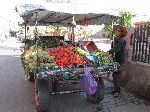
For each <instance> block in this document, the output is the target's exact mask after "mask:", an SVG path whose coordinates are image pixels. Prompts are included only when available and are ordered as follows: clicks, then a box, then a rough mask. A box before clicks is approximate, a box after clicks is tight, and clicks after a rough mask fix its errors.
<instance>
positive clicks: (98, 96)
mask: <svg viewBox="0 0 150 112" xmlns="http://www.w3.org/2000/svg"><path fill="white" fill-rule="evenodd" d="M104 89H105V86H104V81H103V79H102V78H100V79H99V80H98V81H97V90H96V92H95V94H93V95H87V100H88V101H89V102H91V103H99V102H100V101H102V100H103V99H104Z"/></svg>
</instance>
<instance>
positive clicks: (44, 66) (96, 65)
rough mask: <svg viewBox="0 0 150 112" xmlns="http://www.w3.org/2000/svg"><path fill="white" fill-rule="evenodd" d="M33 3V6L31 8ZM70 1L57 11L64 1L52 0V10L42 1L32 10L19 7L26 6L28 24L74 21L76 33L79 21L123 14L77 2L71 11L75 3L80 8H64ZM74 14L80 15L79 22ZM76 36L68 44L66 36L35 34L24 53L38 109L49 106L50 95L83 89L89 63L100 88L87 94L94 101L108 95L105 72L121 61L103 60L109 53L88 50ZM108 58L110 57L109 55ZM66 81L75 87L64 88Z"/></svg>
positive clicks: (25, 66) (111, 70) (22, 15)
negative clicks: (83, 47) (114, 13)
mask: <svg viewBox="0 0 150 112" xmlns="http://www.w3.org/2000/svg"><path fill="white" fill-rule="evenodd" d="M30 5H31V4H30ZM30 5H29V7H30V8H31V6H30ZM62 5H63V4H62ZM66 5H67V6H66ZM66 5H64V6H61V7H60V9H57V10H56V11H55V10H53V8H54V7H58V6H60V4H57V5H55V4H52V5H51V7H50V8H52V9H49V10H47V9H45V8H44V7H41V5H40V6H34V7H33V9H32V10H29V9H26V8H27V7H28V5H24V6H19V7H18V12H19V8H20V9H21V11H22V9H25V11H24V13H22V12H19V13H20V16H21V17H23V19H24V21H25V22H24V23H25V26H26V25H27V24H28V25H33V23H36V24H35V26H37V25H41V24H45V25H46V24H52V25H55V24H60V25H71V26H72V33H73V34H74V27H75V25H76V24H80V25H83V24H82V23H84V25H85V24H86V20H89V24H90V23H91V24H93V22H92V21H91V20H92V19H98V20H99V19H100V18H101V17H103V19H106V17H107V21H108V20H113V19H116V18H120V17H116V16H113V15H108V14H106V13H104V12H102V13H101V14H99V13H95V14H94V13H93V10H92V13H91V12H90V11H89V12H85V9H84V10H83V9H81V7H83V6H78V7H75V5H73V4H71V7H70V11H71V9H72V7H74V8H75V11H76V12H73V11H71V12H68V10H63V8H64V7H69V4H66ZM84 7H85V6H84ZM86 7H87V6H86ZM58 10H59V11H58ZM101 11H102V10H101ZM103 11H104V10H103ZM108 12H109V11H108ZM108 12H107V13H108ZM85 16H86V18H85ZM72 17H73V18H72ZM74 18H76V19H77V20H76V21H77V22H76V23H75V21H74ZM87 18H88V19H87ZM72 19H73V21H72ZM104 22H106V21H104V20H103V21H101V23H98V24H102V23H104ZM36 30H37V28H36ZM25 37H26V36H25ZM74 39H75V35H73V36H72V40H71V41H72V43H71V44H67V42H65V40H64V37H63V36H38V35H35V45H34V46H32V47H30V48H29V49H28V50H26V51H25V52H24V53H23V54H22V60H23V63H24V68H25V71H26V72H27V73H26V74H27V75H26V78H27V79H28V80H31V81H34V83H35V91H34V93H35V105H36V108H37V111H38V112H43V111H45V112H46V111H48V110H49V103H50V101H51V99H50V95H55V94H63V93H74V92H81V91H83V90H82V89H81V88H80V86H79V85H80V82H81V80H82V79H83V77H84V72H85V69H84V68H85V66H86V67H87V68H88V70H89V72H90V73H91V74H92V77H93V78H94V79H95V81H96V82H97V86H96V91H95V92H94V94H87V99H88V100H89V101H90V102H92V103H98V102H100V101H101V100H102V99H103V98H104V82H103V79H102V75H103V74H109V73H111V72H113V71H115V70H117V69H118V67H119V65H118V64H117V63H113V62H109V63H107V64H106V63H103V61H104V60H105V59H106V58H103V59H102V57H105V55H104V53H103V52H102V51H100V50H97V51H94V52H90V53H86V52H84V50H81V48H80V47H81V46H80V47H79V46H77V45H76V44H75V40H74ZM55 44H56V45H55ZM25 54H27V55H25ZM106 60H107V61H108V60H109V58H107V59H106ZM64 85H65V86H68V87H70V86H72V87H75V88H73V89H70V88H67V89H66V90H63V89H60V88H61V87H62V86H64ZM76 86H77V87H76Z"/></svg>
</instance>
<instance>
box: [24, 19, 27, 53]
mask: <svg viewBox="0 0 150 112" xmlns="http://www.w3.org/2000/svg"><path fill="white" fill-rule="evenodd" d="M26 27H27V21H25V23H24V31H25V35H24V37H25V45H24V51H25V49H26V38H27V31H26Z"/></svg>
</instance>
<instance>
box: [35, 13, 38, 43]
mask: <svg viewBox="0 0 150 112" xmlns="http://www.w3.org/2000/svg"><path fill="white" fill-rule="evenodd" d="M35 14H36V19H35V43H36V44H37V38H38V37H37V36H38V33H37V32H38V31H37V12H36V13H35Z"/></svg>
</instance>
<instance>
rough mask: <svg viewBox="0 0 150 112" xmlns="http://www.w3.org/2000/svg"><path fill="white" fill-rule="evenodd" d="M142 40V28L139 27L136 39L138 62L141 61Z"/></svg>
mask: <svg viewBox="0 0 150 112" xmlns="http://www.w3.org/2000/svg"><path fill="white" fill-rule="evenodd" d="M142 38H143V27H142V26H140V28H139V37H138V43H139V46H138V57H137V60H138V61H141V48H142Z"/></svg>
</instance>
